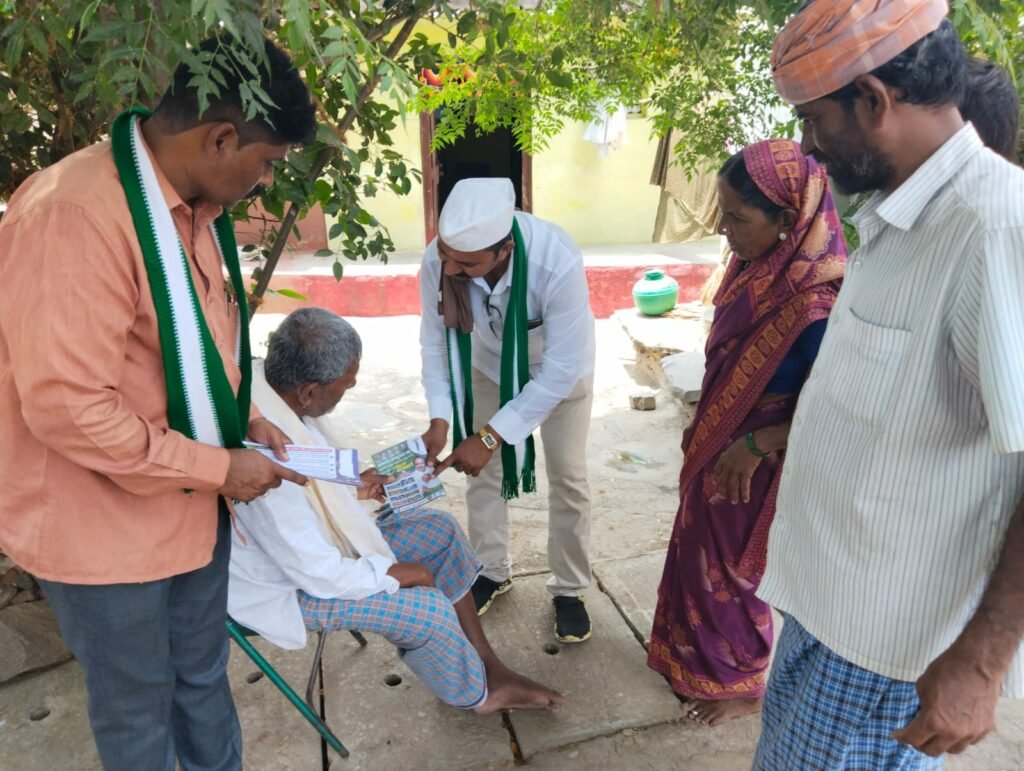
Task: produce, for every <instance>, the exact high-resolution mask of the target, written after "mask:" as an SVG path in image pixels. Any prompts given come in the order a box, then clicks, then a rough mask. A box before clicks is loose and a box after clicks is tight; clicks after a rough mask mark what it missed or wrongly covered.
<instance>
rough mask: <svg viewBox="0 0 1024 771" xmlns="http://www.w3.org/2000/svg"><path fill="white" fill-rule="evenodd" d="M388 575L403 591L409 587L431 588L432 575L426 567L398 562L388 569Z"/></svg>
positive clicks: (413, 563) (432, 582) (414, 563)
mask: <svg viewBox="0 0 1024 771" xmlns="http://www.w3.org/2000/svg"><path fill="white" fill-rule="evenodd" d="M388 575H389V576H391V577H392V578H393V579H395V580H396V581H398V585H399V586H400V587H401V588H403V589H408V588H409V587H411V586H433V585H434V574H433V573H431V572H430V568H428V567H427V566H426V565H420V564H419V563H416V562H398V563H396V564H394V565H392V566H391V567H389V568H388Z"/></svg>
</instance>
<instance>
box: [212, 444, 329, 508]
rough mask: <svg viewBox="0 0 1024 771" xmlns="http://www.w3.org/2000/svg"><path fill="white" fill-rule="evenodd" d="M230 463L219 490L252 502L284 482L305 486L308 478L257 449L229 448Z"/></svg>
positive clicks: (221, 492)
mask: <svg viewBox="0 0 1024 771" xmlns="http://www.w3.org/2000/svg"><path fill="white" fill-rule="evenodd" d="M228 452H229V453H230V454H231V465H230V466H228V476H227V479H225V480H224V485H223V486H222V487H221V488H220V489H219V490H218V491H217V492H218V493H220V494H221V495H223V496H224V497H225V498H228V499H231V500H237V501H246V502H248V501H251V500H252V499H253V498H258V497H259V496H261V495H263V494H264V493H265V492H266V491H267V490H269V489H270V488H272V487H280V486H281V482H282V481H287V482H294V483H295V484H297V485H305V484H306V483H307V482H308V481H309V480H307V479H306V477H304V476H302V474H299V473H297V472H295V471H292V470H291V469H286V468H285V467H284V466H281V465H279V464H277V463H274V461H272V460H270V459H269V458H267V457H265V456H263V455H261V454H260V453H258V452H256V451H255V450H244V449H242V450H228Z"/></svg>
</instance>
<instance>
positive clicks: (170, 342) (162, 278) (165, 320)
mask: <svg viewBox="0 0 1024 771" xmlns="http://www.w3.org/2000/svg"><path fill="white" fill-rule="evenodd" d="M151 114H152V113H151V112H150V111H149V110H146V109H144V108H141V107H136V108H134V109H132V110H128V111H126V112H123V113H121V114H120V115H118V116H117V118H115V119H114V125H113V126H112V127H111V129H110V139H111V147H112V148H113V150H114V165H115V166H116V167H117V173H118V176H119V177H120V178H121V186H122V187H123V188H124V193H125V197H126V198H127V199H128V209H129V211H130V212H131V215H132V222H133V224H134V225H135V235H136V236H137V237H138V239H139V246H140V247H141V249H142V261H143V263H144V264H145V266H146V273H147V275H148V276H149V277H150V280H149V288H150V292H151V293H152V295H153V305H154V306H155V307H156V317H157V321H158V325H157V331H158V334H159V337H160V352H161V356H162V358H163V363H164V373H165V377H166V378H167V422H168V424H169V425H170V427H171V428H172V429H173V430H174V431H177V432H179V433H182V434H184V435H185V436H188V437H190V438H195V435H194V433H193V431H192V420H191V419H190V418H189V414H188V404H187V403H186V400H185V389H184V387H183V386H182V385H181V384H182V383H183V382H184V367H183V366H182V362H181V354H180V353H179V351H178V341H177V339H176V338H175V336H174V325H173V323H171V321H170V320H171V319H172V318H173V315H172V312H171V296H170V292H169V289H168V287H167V276H166V274H165V273H164V266H163V263H162V262H160V257H159V253H158V250H157V245H156V244H157V242H156V232H155V230H154V226H153V218H152V217H151V216H150V214H149V205H148V204H147V203H146V196H145V195H143V193H142V180H141V178H140V176H139V170H138V160H137V159H136V157H135V150H134V144H133V143H132V138H131V131H132V124H131V118H132V115H140V116H142V117H148V116H149V115H151ZM119 150H121V151H119ZM154 279H155V280H154ZM171 383H175V384H176V385H175V386H174V387H172V386H171Z"/></svg>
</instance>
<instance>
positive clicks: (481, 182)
mask: <svg viewBox="0 0 1024 771" xmlns="http://www.w3.org/2000/svg"><path fill="white" fill-rule="evenodd" d="M420 298H421V301H422V322H421V325H420V345H421V348H422V354H423V386H424V388H425V390H426V395H427V403H428V407H429V410H430V427H429V429H428V430H427V432H426V433H425V434H424V435H423V440H424V442H425V443H426V445H427V449H428V451H429V457H428V461H429V462H430V463H431V464H435V465H436V468H437V473H441V472H442V471H443V470H444V469H446V468H448V467H449V466H454V467H455V469H456V470H457V471H462V472H464V473H466V474H468V475H469V477H470V479H469V490H468V493H467V504H468V507H469V537H470V542H471V543H472V544H473V548H474V549H476V552H477V555H478V556H479V557H480V559H481V560H482V561H483V563H484V571H483V574H482V575H481V576H480V578H479V579H478V580H477V582H476V584H475V585H474V587H473V595H474V598H475V601H476V605H477V609H478V610H479V612H480V613H481V614H482V613H484V612H485V611H486V610H487V609H488V608H489V607H490V605H491V602H493V600H494V599H495V598H496V597H497V596H498V595H500V594H503V593H504V592H506V591H508V590H509V589H510V588H511V582H510V578H509V576H510V572H511V565H512V561H511V558H510V556H509V539H508V500H509V499H510V498H513V497H516V496H517V495H518V494H519V488H520V486H522V488H523V491H524V492H533V491H534V489H535V487H534V485H535V476H534V475H535V469H534V445H533V436H532V434H533V432H534V431H535V430H536V429H537V428H538V427H539V428H540V435H541V438H542V440H543V442H544V452H545V467H546V470H547V478H548V484H549V485H550V492H549V495H548V528H549V535H548V564H549V566H550V568H551V579H550V580H549V581H548V590H549V591H550V592H551V594H552V595H553V596H554V607H555V636H556V637H557V638H558V639H559V640H560V641H561V642H567V643H574V642H582V641H583V640H586V639H587V638H589V637H590V634H591V623H590V618H589V615H588V614H587V610H586V607H585V606H584V604H583V598H582V596H581V592H582V591H583V590H584V589H586V588H587V587H588V586H589V585H590V556H589V545H590V488H589V486H588V484H587V465H586V445H587V432H588V430H589V427H590V407H591V403H592V401H593V380H594V317H593V314H591V312H590V295H589V291H588V289H587V281H586V276H585V274H584V271H583V258H582V256H581V255H580V252H579V249H578V248H577V247H576V245H575V244H573V242H572V239H570V238H569V236H568V234H566V233H565V231H563V230H562V229H561V228H559V227H558V226H556V225H553V224H551V223H549V222H545V221H544V220H541V219H538V218H537V217H534V216H532V215H530V214H525V213H523V212H517V211H515V191H514V189H513V186H512V182H511V180H508V179H463V180H460V181H459V182H458V183H457V184H456V185H455V187H454V188H453V189H452V192H451V194H450V195H449V196H448V199H447V201H446V202H445V205H444V208H443V210H442V211H441V217H440V220H439V222H438V237H437V238H436V239H435V240H434V241H433V242H432V243H431V244H430V245H429V246H428V247H427V249H426V252H425V253H424V255H423V267H422V269H421V271H420ZM456 404H457V405H458V407H457V408H456V407H455V405H456ZM449 428H451V429H452V432H453V434H454V437H453V442H452V444H453V450H452V453H451V455H449V456H448V457H447V458H446V459H443V460H441V461H440V462H438V455H439V454H440V453H441V451H442V450H443V449H444V447H445V445H446V444H447V442H448V432H449Z"/></svg>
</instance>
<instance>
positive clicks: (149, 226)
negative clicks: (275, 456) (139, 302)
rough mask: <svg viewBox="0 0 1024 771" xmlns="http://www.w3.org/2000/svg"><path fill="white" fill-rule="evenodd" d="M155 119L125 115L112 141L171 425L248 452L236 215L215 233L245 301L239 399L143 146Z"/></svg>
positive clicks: (247, 363)
mask: <svg viewBox="0 0 1024 771" xmlns="http://www.w3.org/2000/svg"><path fill="white" fill-rule="evenodd" d="M150 114H151V113H150V111H149V110H145V109H141V108H134V109H131V110H128V111H127V112H123V113H121V114H120V115H119V116H118V117H117V118H116V119H115V120H114V125H113V127H112V128H111V131H110V138H111V145H112V147H113V151H114V163H115V165H116V166H117V172H118V174H119V175H120V177H121V185H122V186H123V187H124V193H125V196H126V197H127V199H128V208H129V210H130V211H131V214H132V221H133V222H134V224H135V233H136V235H137V236H138V239H139V245H140V246H141V247H142V257H143V261H144V263H145V265H146V274H147V276H148V277H149V288H150V291H151V292H152V293H153V304H154V305H155V306H156V316H157V324H158V329H159V334H160V347H161V350H162V354H163V363H164V373H165V375H166V378H167V420H168V423H169V424H170V427H171V429H173V430H174V431H178V432H180V433H182V434H184V435H185V436H188V437H190V438H191V439H195V440H196V441H199V442H203V443H204V444H213V445H219V446H222V447H241V446H242V440H243V439H244V438H245V435H246V434H247V433H248V427H249V399H250V388H251V384H252V357H251V355H250V352H249V314H248V309H247V307H246V302H245V285H244V284H243V282H242V271H241V268H240V266H239V264H238V249H237V246H236V244H235V233H234V227H233V224H232V221H231V215H230V214H228V212H227V211H225V212H224V213H223V214H221V216H220V217H218V218H217V219H216V221H214V222H213V223H212V224H211V225H210V230H211V232H212V234H213V240H214V243H215V244H216V245H217V249H218V250H219V251H220V256H221V259H222V260H223V262H224V264H225V265H226V266H227V269H228V274H229V276H230V277H231V286H232V287H233V288H234V292H235V297H236V299H237V302H238V338H237V340H236V344H235V355H236V357H237V359H238V366H239V368H240V369H241V371H242V382H241V384H240V385H239V387H238V395H237V396H236V395H235V393H234V390H233V389H232V388H231V383H230V381H229V380H228V376H227V373H226V372H225V371H224V362H223V361H222V360H221V357H220V353H219V352H218V350H217V346H216V345H215V344H214V342H213V336H212V335H211V334H210V329H209V327H208V326H207V324H206V318H205V317H204V316H203V311H202V308H201V307H200V305H199V299H198V297H197V296H196V290H195V286H194V285H193V283H192V272H191V270H190V269H189V264H188V258H187V257H186V255H185V250H184V248H183V247H182V245H181V240H180V239H179V238H178V231H177V229H176V228H175V226H174V220H173V219H172V218H171V211H170V209H169V208H168V206H167V201H166V200H165V199H164V195H163V192H162V191H161V189H160V183H159V181H158V180H157V176H156V171H155V170H154V168H153V164H152V162H151V161H150V159H149V154H148V153H147V152H146V148H145V146H144V144H143V142H142V132H141V130H140V128H139V126H140V123H141V121H142V119H143V118H145V117H148V116H149V115H150Z"/></svg>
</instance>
